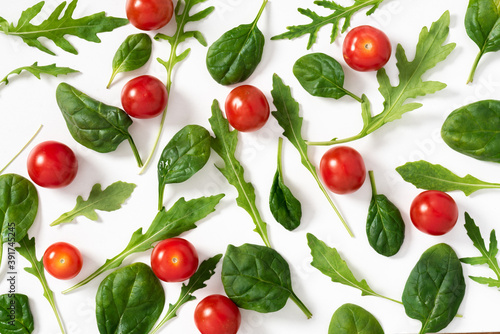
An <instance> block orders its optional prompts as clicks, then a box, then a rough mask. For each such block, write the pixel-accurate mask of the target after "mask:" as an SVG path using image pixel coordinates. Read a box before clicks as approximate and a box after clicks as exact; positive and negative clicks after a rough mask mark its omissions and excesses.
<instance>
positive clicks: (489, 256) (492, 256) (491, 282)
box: [460, 212, 500, 289]
mask: <svg viewBox="0 0 500 334" xmlns="http://www.w3.org/2000/svg"><path fill="white" fill-rule="evenodd" d="M464 226H465V229H466V230H467V235H468V236H469V238H470V239H471V240H472V243H473V244H474V247H476V248H477V249H478V250H479V252H480V253H481V256H476V257H465V258H461V259H460V261H462V262H463V263H466V264H470V265H483V264H487V265H488V267H489V268H490V269H491V270H493V272H494V273H495V275H496V276H497V278H496V279H494V278H486V277H477V276H469V277H470V278H471V279H472V280H473V281H476V282H477V283H480V284H486V285H488V286H490V287H495V288H498V289H500V265H499V264H498V260H497V258H496V256H497V255H498V242H497V237H496V233H495V230H491V233H490V245H489V249H487V248H486V245H485V244H484V240H483V237H482V236H481V231H480V230H479V227H478V226H477V225H476V223H475V222H474V220H473V219H472V218H471V217H470V215H469V214H468V213H467V212H466V213H465V225H464Z"/></svg>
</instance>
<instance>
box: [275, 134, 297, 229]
mask: <svg viewBox="0 0 500 334" xmlns="http://www.w3.org/2000/svg"><path fill="white" fill-rule="evenodd" d="M282 146H283V138H281V137H280V138H279V141H278V168H277V170H276V174H275V175H274V180H273V185H272V187H271V194H270V195H269V207H270V209H271V213H272V214H273V216H274V218H275V219H276V221H277V222H278V223H280V224H281V225H283V227H284V228H286V229H287V230H289V231H293V230H295V229H296V228H297V227H299V225H300V218H301V217H302V205H301V204H300V202H299V200H298V199H297V198H295V196H293V194H292V191H291V190H290V189H289V188H288V187H287V186H286V184H285V181H284V180H283V167H282V163H281V150H282Z"/></svg>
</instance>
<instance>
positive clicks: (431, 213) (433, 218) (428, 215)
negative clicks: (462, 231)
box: [410, 190, 458, 235]
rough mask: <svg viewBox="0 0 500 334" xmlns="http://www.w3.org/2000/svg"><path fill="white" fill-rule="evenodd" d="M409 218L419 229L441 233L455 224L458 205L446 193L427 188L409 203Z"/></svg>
mask: <svg viewBox="0 0 500 334" xmlns="http://www.w3.org/2000/svg"><path fill="white" fill-rule="evenodd" d="M410 218H411V221H412V223H413V225H415V227H416V228H418V229H419V230H420V231H422V232H425V233H427V234H430V235H443V234H445V233H447V232H449V231H450V230H451V229H452V228H453V226H455V224H456V222H457V219H458V207H457V204H456V203H455V201H454V200H453V198H452V197H451V196H450V195H448V194H447V193H445V192H442V191H437V190H427V191H424V192H421V193H420V194H419V195H417V197H415V199H414V200H413V202H412V203H411V207H410Z"/></svg>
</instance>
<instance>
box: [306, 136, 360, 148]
mask: <svg viewBox="0 0 500 334" xmlns="http://www.w3.org/2000/svg"><path fill="white" fill-rule="evenodd" d="M364 136H365V134H364V133H359V134H357V135H355V136H352V137H347V138H344V139H337V138H334V139H332V140H327V141H308V140H306V144H307V145H308V146H331V145H336V144H343V143H349V142H351V141H355V140H358V139H361V138H363V137H364Z"/></svg>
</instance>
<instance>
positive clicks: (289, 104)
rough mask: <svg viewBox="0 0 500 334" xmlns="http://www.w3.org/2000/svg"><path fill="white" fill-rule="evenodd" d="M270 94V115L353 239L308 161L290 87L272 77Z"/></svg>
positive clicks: (300, 118)
mask: <svg viewBox="0 0 500 334" xmlns="http://www.w3.org/2000/svg"><path fill="white" fill-rule="evenodd" d="M271 94H272V96H273V103H274V106H275V107H276V111H273V112H272V113H271V114H272V115H273V116H274V118H276V120H277V121H278V123H279V125H280V126H281V127H282V128H283V135H284V136H285V137H286V138H287V139H288V140H289V141H290V142H291V143H292V144H293V146H295V148H296V149H297V151H299V154H300V158H301V161H302V164H303V165H304V167H306V169H307V170H308V171H309V172H310V173H311V175H312V176H313V178H314V180H316V183H317V184H318V186H319V188H320V189H321V191H322V192H323V194H324V195H325V197H326V199H327V200H328V202H329V203H330V205H331V207H332V208H333V210H334V211H335V213H336V214H337V216H338V217H339V219H340V221H341V222H342V224H343V225H344V227H345V228H346V230H347V232H348V233H349V235H350V236H351V237H353V236H354V235H353V234H352V232H351V229H350V228H349V226H348V225H347V222H346V221H345V220H344V217H342V215H341V214H340V211H339V210H338V209H337V207H336V206H335V204H334V203H333V200H332V199H331V198H330V196H329V195H328V192H327V191H326V189H325V187H324V185H323V183H322V182H321V180H320V179H319V176H318V172H317V171H316V167H314V165H313V164H312V163H311V160H309V157H308V156H307V144H306V142H305V141H304V139H303V138H302V134H301V132H302V121H303V119H302V117H300V116H299V104H298V103H297V101H295V99H294V98H293V96H292V93H291V91H290V87H288V86H286V85H285V84H284V83H283V80H281V78H280V77H279V76H278V75H277V74H274V75H273V90H272V91H271Z"/></svg>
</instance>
